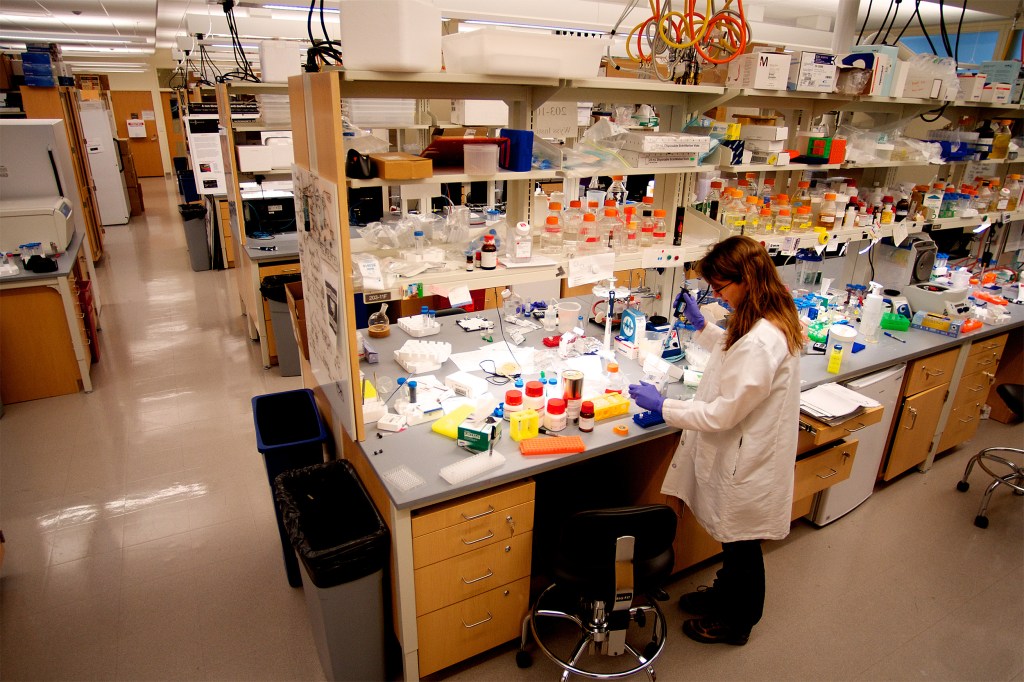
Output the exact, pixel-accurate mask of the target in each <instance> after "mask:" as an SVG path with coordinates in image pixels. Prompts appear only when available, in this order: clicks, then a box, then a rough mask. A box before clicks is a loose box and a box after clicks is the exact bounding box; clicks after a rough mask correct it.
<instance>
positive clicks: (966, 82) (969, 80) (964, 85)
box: [957, 73, 987, 102]
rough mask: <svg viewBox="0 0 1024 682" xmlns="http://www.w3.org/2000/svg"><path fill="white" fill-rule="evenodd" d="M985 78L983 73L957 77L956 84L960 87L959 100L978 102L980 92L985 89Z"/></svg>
mask: <svg viewBox="0 0 1024 682" xmlns="http://www.w3.org/2000/svg"><path fill="white" fill-rule="evenodd" d="M985 78H987V76H986V75H985V74H983V73H979V74H961V75H959V76H957V83H959V85H960V99H962V100H963V101H965V102H980V101H981V93H982V90H984V88H985Z"/></svg>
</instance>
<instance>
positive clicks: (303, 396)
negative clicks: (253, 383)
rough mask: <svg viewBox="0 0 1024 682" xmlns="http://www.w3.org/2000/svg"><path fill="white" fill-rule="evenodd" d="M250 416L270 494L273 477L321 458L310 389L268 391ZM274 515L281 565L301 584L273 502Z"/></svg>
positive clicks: (320, 429)
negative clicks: (282, 558)
mask: <svg viewBox="0 0 1024 682" xmlns="http://www.w3.org/2000/svg"><path fill="white" fill-rule="evenodd" d="M252 416H253V420H254V421H255V422H256V447H257V449H258V450H259V451H260V454H262V455H263V463H264V464H265V465H266V467H267V482H268V483H269V485H270V494H271V496H272V497H273V494H274V479H275V478H277V476H278V475H279V474H281V473H283V472H285V471H290V470H291V469H301V468H303V467H307V466H311V465H313V464H320V463H322V462H323V461H324V442H325V441H326V440H327V429H326V428H324V423H323V420H321V419H320V412H319V410H317V407H316V402H315V401H314V400H313V391H311V390H309V389H308V388H302V389H299V390H296V391H284V392H282V393H268V394H266V395H258V396H255V397H254V398H253V399H252ZM274 513H275V515H276V516H277V530H278V532H279V533H280V535H281V550H282V551H283V552H284V568H285V573H287V575H288V584H289V585H291V586H292V587H300V586H301V585H302V577H301V574H300V572H299V563H298V561H296V559H295V552H294V551H292V545H291V542H290V541H289V540H288V534H287V533H286V532H285V529H284V524H283V523H282V521H281V509H280V508H279V507H278V506H277V502H276V501H275V502H274Z"/></svg>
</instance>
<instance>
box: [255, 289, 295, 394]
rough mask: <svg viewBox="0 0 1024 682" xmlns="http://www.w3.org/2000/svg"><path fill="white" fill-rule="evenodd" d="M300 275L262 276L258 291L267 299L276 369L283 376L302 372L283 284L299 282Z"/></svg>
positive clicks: (291, 375)
mask: <svg viewBox="0 0 1024 682" xmlns="http://www.w3.org/2000/svg"><path fill="white" fill-rule="evenodd" d="M301 281H302V275H301V274H299V273H292V274H290V275H270V276H269V277H264V278H263V282H262V283H261V284H260V293H261V294H262V295H263V298H265V299H267V307H268V308H269V309H270V326H271V327H273V329H274V340H275V341H276V342H277V344H276V345H277V369H278V371H280V372H281V376H283V377H297V376H299V374H301V373H302V367H301V365H299V344H298V342H297V341H296V340H295V330H294V329H293V328H292V316H291V313H290V312H289V311H288V299H287V296H286V294H285V290H284V285H285V284H288V283H289V282H301Z"/></svg>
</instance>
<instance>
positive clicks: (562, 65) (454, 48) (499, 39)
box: [441, 28, 611, 78]
mask: <svg viewBox="0 0 1024 682" xmlns="http://www.w3.org/2000/svg"><path fill="white" fill-rule="evenodd" d="M610 45H611V41H610V40H606V39H603V38H583V37H579V36H557V35H551V34H543V33H529V32H526V31H513V30H502V29H498V28H481V29H477V30H475V31H470V32H467V33H454V34H452V35H447V36H444V37H442V38H441V47H442V50H443V52H444V64H445V68H446V69H447V70H448V71H449V72H450V73H476V74H483V75H486V76H538V77H547V78H595V77H597V75H598V70H599V69H600V68H601V57H602V56H603V55H604V53H605V50H606V49H607V48H608V47H610Z"/></svg>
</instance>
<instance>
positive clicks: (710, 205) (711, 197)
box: [704, 180, 722, 220]
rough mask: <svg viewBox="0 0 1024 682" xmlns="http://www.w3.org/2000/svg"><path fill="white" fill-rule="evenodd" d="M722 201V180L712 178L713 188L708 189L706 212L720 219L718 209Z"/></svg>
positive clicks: (713, 218) (705, 202) (705, 204)
mask: <svg viewBox="0 0 1024 682" xmlns="http://www.w3.org/2000/svg"><path fill="white" fill-rule="evenodd" d="M721 203H722V181H721V180H712V181H711V189H710V190H709V191H708V196H707V199H705V201H704V206H705V208H706V210H705V213H706V214H707V216H708V217H709V218H711V219H712V220H718V209H719V206H720V205H721Z"/></svg>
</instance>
